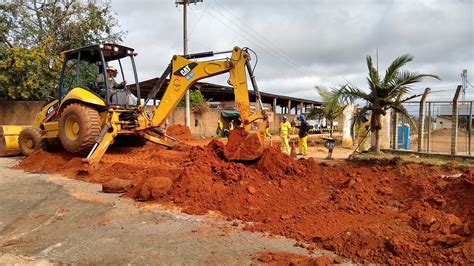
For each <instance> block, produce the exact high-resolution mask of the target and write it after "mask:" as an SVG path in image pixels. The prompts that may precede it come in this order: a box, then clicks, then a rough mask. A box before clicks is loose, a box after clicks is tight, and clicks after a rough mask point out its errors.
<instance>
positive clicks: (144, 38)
mask: <svg viewBox="0 0 474 266" xmlns="http://www.w3.org/2000/svg"><path fill="white" fill-rule="evenodd" d="M112 6H113V7H114V9H115V10H116V11H117V12H118V14H119V20H120V22H121V24H122V25H123V28H124V29H125V30H127V31H128V37H127V38H126V40H125V43H126V44H127V45H129V46H132V47H135V48H136V49H137V51H138V53H139V54H140V56H139V57H138V58H137V63H138V68H139V74H140V78H141V79H148V78H152V77H156V76H159V75H160V74H161V72H162V71H163V70H164V69H165V67H166V65H167V64H168V62H169V60H170V59H171V56H172V55H173V54H181V53H182V49H183V45H182V7H178V8H176V7H175V5H174V1H173V0H160V1H156V0H155V1H152V0H147V1H143V0H138V1H125V0H121V1H118V0H115V1H113V2H112ZM188 11H189V12H188V13H189V20H188V23H189V24H188V25H189V26H188V29H189V31H190V32H189V34H190V35H189V36H190V37H189V51H190V52H200V51H206V50H215V51H219V50H229V49H231V48H232V47H233V46H235V45H239V46H248V47H250V48H252V49H254V50H255V51H256V52H257V53H258V56H259V63H258V67H257V70H256V76H257V81H258V83H259V84H260V87H261V89H262V90H263V91H266V92H270V93H278V94H285V95H291V96H295V97H308V98H311V99H314V98H316V97H317V96H314V94H315V93H314V86H315V85H316V84H318V85H324V86H328V87H338V86H339V85H342V84H345V83H346V82H350V83H352V84H354V85H356V86H359V87H361V88H364V87H366V76H367V70H366V65H365V57H366V55H368V54H370V55H372V56H373V57H374V59H375V51H376V49H377V48H378V51H379V69H380V70H382V71H384V69H385V68H386V67H387V66H388V65H389V64H390V62H391V61H392V60H393V59H395V58H396V57H398V56H400V55H402V54H405V53H410V54H412V55H413V56H414V57H415V60H414V61H413V62H412V63H410V64H408V65H407V69H409V70H414V71H419V72H426V73H432V74H437V75H439V76H441V78H442V81H433V80H427V81H426V82H423V83H421V84H419V87H420V88H424V87H426V86H431V87H447V86H448V87H449V86H451V85H452V84H459V83H460V82H461V79H460V73H461V71H462V69H467V70H468V77H470V78H469V79H470V80H471V83H474V26H473V25H474V4H473V2H472V0H424V1H410V0H397V1H393V0H391V1H390V0H385V1H377V0H363V1H342V0H315V1H304V0H281V1H274V0H260V1H254V0H240V1H235V0H204V2H203V3H199V4H197V5H191V6H190V8H189V10H188ZM221 80H224V79H223V78H221ZM224 81H225V80H224ZM450 93H451V91H449V90H447V91H446V92H445V94H446V95H447V96H442V97H441V96H438V95H441V94H440V93H438V94H433V98H434V99H438V98H439V99H441V98H443V97H444V98H446V97H448V96H449V94H450ZM467 97H468V99H474V88H471V89H469V90H468V92H467ZM448 98H449V97H448Z"/></svg>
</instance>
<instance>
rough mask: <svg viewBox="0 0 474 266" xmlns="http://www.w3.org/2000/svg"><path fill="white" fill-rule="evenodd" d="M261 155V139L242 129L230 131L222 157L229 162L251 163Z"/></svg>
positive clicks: (255, 134)
mask: <svg viewBox="0 0 474 266" xmlns="http://www.w3.org/2000/svg"><path fill="white" fill-rule="evenodd" d="M262 154H263V137H262V136H261V134H259V133H256V132H248V131H245V130H244V129H243V128H238V129H235V130H232V131H230V133H229V137H228V141H227V145H226V147H225V149H224V157H225V158H226V159H227V160H229V161H253V160H256V159H258V158H260V156H262Z"/></svg>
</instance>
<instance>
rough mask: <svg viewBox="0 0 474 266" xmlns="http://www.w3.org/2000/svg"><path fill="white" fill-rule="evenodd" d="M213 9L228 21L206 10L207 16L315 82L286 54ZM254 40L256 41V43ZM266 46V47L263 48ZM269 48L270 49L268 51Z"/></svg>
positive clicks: (312, 77) (314, 78)
mask: <svg viewBox="0 0 474 266" xmlns="http://www.w3.org/2000/svg"><path fill="white" fill-rule="evenodd" d="M210 9H212V10H213V11H214V13H215V14H217V15H219V16H220V17H222V18H224V19H225V20H227V21H228V22H225V21H223V20H221V19H220V18H219V17H217V16H216V15H214V14H212V13H210V12H206V13H207V14H208V15H209V16H211V17H212V18H214V19H215V20H217V21H218V22H219V23H221V24H223V25H224V26H225V27H227V28H229V29H230V30H232V31H233V32H235V33H237V34H238V35H239V36H240V37H242V38H243V39H245V40H247V41H249V42H250V43H252V44H254V45H255V46H257V47H258V48H260V49H262V51H263V52H265V53H267V54H269V55H270V56H272V57H275V56H276V57H277V58H278V59H279V60H280V61H282V62H284V63H286V64H288V65H289V66H291V67H292V68H293V69H295V70H296V71H297V72H300V73H303V74H305V76H308V77H310V78H311V79H313V80H315V81H316V82H317V78H316V77H314V76H313V75H311V74H309V73H308V72H307V71H306V70H304V69H301V68H300V67H299V66H298V65H297V64H295V63H292V62H290V61H289V60H288V58H286V57H288V56H281V55H279V53H278V51H276V50H275V49H273V47H272V46H270V45H269V44H267V43H265V42H263V41H262V40H260V39H259V38H258V37H256V36H255V35H254V34H252V33H250V32H249V31H248V30H247V29H246V28H244V27H242V26H240V25H237V24H235V23H233V22H232V21H231V20H230V19H229V18H227V17H226V16H225V15H223V14H221V13H220V12H219V11H218V10H216V9H215V8H214V7H213V6H212V7H211V8H210ZM229 22H230V25H232V26H233V27H231V26H230V25H229ZM238 30H241V31H244V32H246V33H247V34H248V36H250V37H253V38H254V40H252V39H249V38H247V37H246V36H245V35H243V34H241V33H240V32H238ZM255 41H258V43H256V42H255ZM265 47H267V48H265ZM269 50H270V51H269Z"/></svg>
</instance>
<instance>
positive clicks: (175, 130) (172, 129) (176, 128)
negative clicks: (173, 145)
mask: <svg viewBox="0 0 474 266" xmlns="http://www.w3.org/2000/svg"><path fill="white" fill-rule="evenodd" d="M166 134H167V135H170V136H172V137H174V138H176V139H178V140H181V141H184V140H192V139H193V136H192V135H191V130H189V127H187V126H184V125H171V126H169V127H168V128H167V129H166Z"/></svg>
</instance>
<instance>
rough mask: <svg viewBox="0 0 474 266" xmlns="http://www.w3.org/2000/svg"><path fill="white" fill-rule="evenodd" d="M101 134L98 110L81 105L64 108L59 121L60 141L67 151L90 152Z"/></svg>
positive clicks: (75, 104)
mask: <svg viewBox="0 0 474 266" xmlns="http://www.w3.org/2000/svg"><path fill="white" fill-rule="evenodd" d="M99 134H100V116H99V112H97V110H96V109H94V108H93V107H91V106H87V105H84V104H79V103H73V104H70V105H68V106H66V108H64V110H63V112H62V113H61V118H60V119H59V140H60V141H61V145H62V146H63V147H64V149H65V150H67V151H68V152H72V153H85V152H88V151H89V150H90V149H91V148H92V146H94V143H95V141H96V138H97V137H98V136H99Z"/></svg>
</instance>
